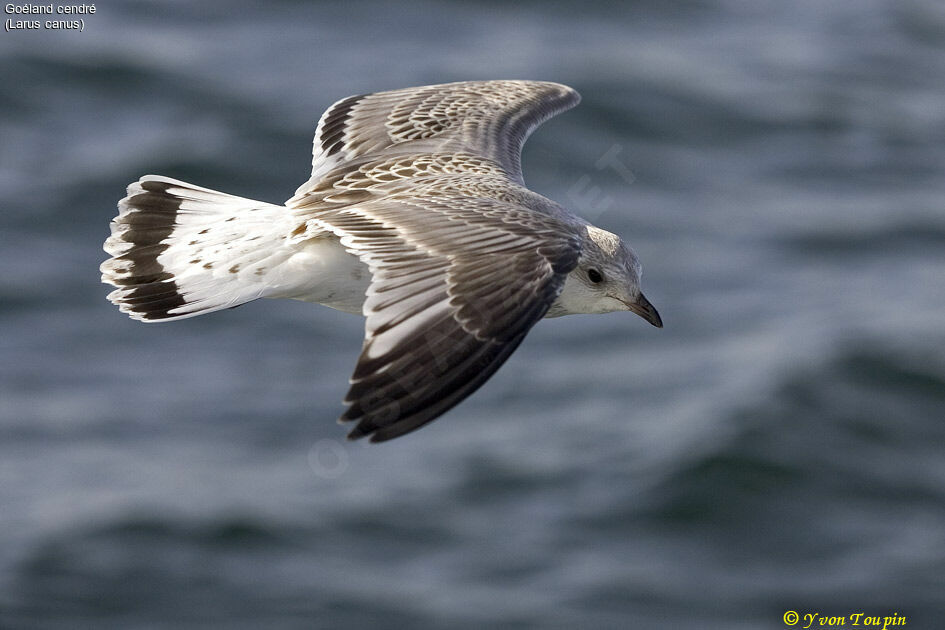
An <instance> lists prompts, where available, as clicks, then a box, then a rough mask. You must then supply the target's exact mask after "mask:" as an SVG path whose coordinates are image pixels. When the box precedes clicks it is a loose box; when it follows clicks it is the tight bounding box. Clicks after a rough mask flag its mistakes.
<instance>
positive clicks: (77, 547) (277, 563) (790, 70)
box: [0, 0, 945, 629]
mask: <svg viewBox="0 0 945 630" xmlns="http://www.w3.org/2000/svg"><path fill="white" fill-rule="evenodd" d="M0 55H2V59H3V63H2V64H0V137H2V139H3V140H2V142H0V190H2V200H3V202H2V214H0V268H2V269H3V273H2V275H0V330H2V331H3V332H2V334H0V353H2V354H0V356H2V362H0V506H2V509H0V627H3V628H55V629H58V628H74V627H94V628H122V629H124V628H165V627H167V628H209V627H229V628H302V627H305V628H311V627H323V628H346V627H351V628H355V627H358V628H372V627H377V628H398V627H402V628H480V627H502V628H574V627H602V628H604V627H606V628H617V627H647V628H692V629H707V628H708V629H712V628H726V629H730V628H783V627H785V625H784V623H783V621H782V616H783V615H784V613H785V612H786V611H788V610H795V611H798V612H799V613H800V614H801V615H804V614H805V613H811V612H819V613H821V614H823V615H834V616H846V615H850V614H852V613H856V612H866V613H867V614H870V615H892V614H893V613H894V612H898V613H899V614H900V615H905V616H906V617H907V620H908V627H914V628H934V627H937V624H938V623H939V622H936V621H935V620H936V619H939V620H940V619H941V618H942V617H943V615H945V596H943V594H945V578H943V577H942V576H943V575H945V491H943V488H945V358H943V356H945V211H943V210H945V209H943V199H945V176H943V173H942V164H945V11H943V10H942V7H941V5H940V3H938V2H936V1H935V0H906V1H903V0H897V1H893V0H857V1H853V0H848V1H841V2H832V3H821V2H814V1H813V0H810V1H801V2H792V3H775V2H742V1H738V0H692V1H689V2H684V3H673V4H670V5H667V4H665V3H660V2H655V1H654V2H643V1H638V2H633V3H614V4H610V3H605V2H599V3H590V4H584V5H582V6H581V7H580V8H578V7H577V6H572V5H569V4H567V3H539V2H527V3H517V4H516V5H515V6H514V7H513V6H506V4H504V3H479V4H468V3H466V4H462V5H460V4H459V3H451V4H447V3H413V4H409V5H401V4H395V3H390V4H387V3H370V2H365V3H343V4H342V3H338V4H333V3H332V4H321V3H319V4H318V5H314V4H308V3H301V2H298V3H293V2H280V3H260V4H254V5H248V4H247V5H243V4H241V5H239V6H237V5H222V4H221V5H219V6H217V5H209V6H208V5H199V6H198V5H194V4H192V3H165V2H161V3H157V2H153V3H152V2H135V3H117V2H116V3H107V4H100V5H97V12H96V14H94V15H91V16H87V17H86V29H85V31H84V32H82V33H76V32H64V33H63V32H52V31H44V30H40V31H38V32H22V31H21V32H12V33H7V32H4V33H3V34H2V35H0ZM482 78H535V79H546V80H555V81H560V82H563V83H567V84H569V85H572V86H574V87H576V88H577V89H578V90H579V91H581V93H582V94H583V97H584V101H583V103H582V104H581V106H580V107H579V108H577V109H576V110H573V111H571V112H569V113H567V114H566V115H564V116H562V117H560V118H558V119H555V120H553V121H551V122H550V123H548V124H547V125H546V126H545V127H543V128H542V129H541V130H540V131H539V132H538V133H537V134H536V135H535V136H534V137H533V138H532V139H531V140H530V141H529V144H528V146H527V148H526V151H525V156H524V167H525V176H526V180H527V181H528V182H529V184H530V186H531V187H533V188H534V189H536V190H538V191H540V192H542V193H544V194H546V195H547V196H550V197H552V198H554V199H557V200H558V201H560V202H562V203H563V204H565V205H567V206H569V207H571V208H573V209H574V210H576V211H577V212H580V213H582V214H583V215H584V216H586V217H588V218H589V219H591V220H593V221H594V222H595V223H597V224H598V225H600V226H601V227H604V228H606V229H610V230H612V231H615V232H617V233H620V234H622V235H623V236H624V237H625V238H626V239H627V240H628V241H629V242H631V243H632V244H633V246H634V247H635V249H636V250H637V252H638V254H639V255H640V257H641V258H642V260H643V261H644V265H645V269H646V273H645V278H644V284H645V287H646V293H647V295H648V297H650V299H651V300H652V301H653V302H654V304H656V305H657V307H658V308H659V309H660V312H661V314H662V315H663V319H664V321H665V322H666V328H665V329H664V330H662V331H658V330H656V329H654V328H652V327H650V326H648V325H646V324H645V323H644V322H642V321H640V320H639V319H638V318H634V317H630V316H628V315H626V314H611V315H607V316H585V317H571V318H564V319H558V320H552V321H546V322H542V323H541V324H540V325H538V326H537V327H536V328H535V329H534V330H533V331H532V333H531V334H530V335H529V338H528V339H527V340H526V341H525V343H524V344H523V345H522V347H521V348H520V349H519V351H518V352H516V353H515V354H514V355H513V356H512V358H511V359H510V360H509V362H508V364H507V365H506V366H505V367H503V369H502V370H500V371H499V373H498V374H497V375H496V376H495V377H494V378H493V379H492V380H491V381H490V382H489V383H487V385H486V386H485V387H484V388H483V389H482V390H480V391H479V392H478V393H476V394H475V395H474V396H473V397H472V398H470V399H469V400H467V401H466V402H464V403H463V404H462V405H461V406H459V407H458V408H456V409H455V410H454V411H451V412H450V413H449V414H447V415H446V416H445V417H443V418H441V419H440V420H438V421H437V422H435V423H433V424H432V425H430V426H429V427H425V428H424V429H423V430H421V431H419V432H417V433H415V434H411V435H410V436H407V437H405V438H403V439H399V440H397V441H395V442H392V443H389V444H384V445H372V446H368V445H364V444H361V443H356V444H348V443H346V442H345V441H344V440H343V433H344V430H343V428H341V427H339V426H337V425H336V424H335V423H334V418H335V417H337V415H339V414H340V412H341V411H342V407H341V404H340V400H341V398H342V397H343V395H344V392H345V389H346V378H347V375H348V374H349V372H350V370H351V368H352V367H353V365H354V361H355V358H356V354H357V351H358V349H359V347H360V338H361V327H362V324H361V322H360V321H359V320H358V319H357V318H354V317H351V316H346V315H344V314H341V313H335V312H332V311H330V310H328V309H321V308H316V307H313V306H311V305H306V304H297V303H288V302H286V303H282V302H265V303H254V304H251V305H247V306H244V307H241V308H239V309H236V310H233V311H227V312H224V313H218V314H214V315H211V316H208V317H206V318H198V319H194V320H188V321H184V322H178V323H173V324H167V325H158V326H146V325H143V324H140V323H136V322H133V321H130V320H128V319H127V318H125V317H124V316H122V315H120V314H119V313H118V312H117V310H116V309H115V308H114V307H112V306H111V305H110V304H108V303H107V302H106V301H105V300H104V295H105V293H106V292H107V290H108V289H107V288H106V287H104V286H102V285H100V284H99V282H98V271H97V267H98V264H99V262H100V261H101V260H102V259H103V258H104V254H103V253H102V252H101V250H100V247H101V243H102V241H103V240H104V238H105V236H106V235H107V232H108V227H107V224H108V221H109V219H110V218H111V217H112V216H113V215H114V212H115V202H116V201H117V200H118V199H119V198H120V197H121V196H122V194H123V190H124V187H125V186H126V185H127V183H128V182H130V181H133V180H134V179H136V178H137V177H138V176H140V175H142V174H144V173H160V174H165V175H170V176H173V177H179V178H182V179H185V180H189V181H193V182H195V183H198V184H201V185H204V186H208V187H211V188H217V189H220V190H225V191H228V192H232V193H235V194H239V195H243V196H247V197H253V198H259V199H263V200H268V201H281V200H283V199H285V198H287V197H288V196H290V194H291V193H292V191H294V189H295V187H296V186H297V185H298V184H299V183H301V182H302V181H304V180H305V179H306V177H307V165H308V163H309V159H310V156H309V152H310V139H311V136H312V132H313V130H314V125H315V122H316V120H317V118H318V116H319V115H320V114H321V112H322V111H323V110H324V109H325V108H326V107H327V106H328V105H330V104H331V103H332V102H333V101H335V100H337V99H339V98H342V97H344V96H347V95H349V94H354V93H361V92H367V91H374V90H380V89H391V88H397V87H405V86H408V85H420V84H425V83H434V82H441V81H451V80H461V79H482ZM849 623H850V622H848V625H849ZM801 625H804V624H803V623H802V624H801Z"/></svg>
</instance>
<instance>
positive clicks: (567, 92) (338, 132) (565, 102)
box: [296, 81, 581, 196]
mask: <svg viewBox="0 0 945 630" xmlns="http://www.w3.org/2000/svg"><path fill="white" fill-rule="evenodd" d="M580 100H581V97H580V95H579V94H578V93H577V92H576V91H575V90H573V89H571V88H569V87H567V86H565V85H560V84H558V83H545V82H539V81H465V82H461V83H446V84H442V85H429V86H424V87H415V88H407V89H403V90H394V91H391V92H377V93H375V94H363V95H359V96H351V97H348V98H346V99H343V100H341V101H338V102H337V103H335V104H334V105H332V106H331V107H329V108H328V110H327V111H326V112H325V113H324V114H323V115H322V117H321V120H320V121H319V123H318V127H317V128H316V130H315V146H314V150H313V159H312V177H311V179H310V180H309V181H308V182H307V183H306V184H304V185H302V186H301V187H300V188H299V190H298V191H297V192H296V196H299V195H303V194H304V193H305V192H306V191H307V190H309V189H310V188H311V187H313V186H315V185H316V184H318V182H319V180H320V179H321V177H322V176H324V175H325V174H326V173H328V172H329V171H331V170H333V169H335V168H337V167H338V166H339V165H341V164H343V163H344V162H348V161H352V160H355V159H357V158H360V157H364V156H382V155H383V156H391V155H397V154H402V153H414V154H416V153H454V152H464V153H469V154H472V155H475V156H479V157H483V158H487V159H489V160H493V161H494V162H496V163H497V164H499V165H500V167H501V168H502V169H503V170H504V171H505V173H506V174H507V175H508V177H509V178H510V179H511V180H512V181H514V182H515V183H518V184H522V169H521V152H522V145H523V144H524V143H525V140H526V138H528V136H529V134H531V132H532V131H533V130H534V129H535V128H536V127H538V125H540V124H541V123H543V122H544V121H546V120H548V119H549V118H551V117H552V116H555V115H556V114H559V113H561V112H563V111H565V110H568V109H570V108H572V107H574V106H575V105H577V104H578V102H579V101H580Z"/></svg>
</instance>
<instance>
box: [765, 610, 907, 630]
mask: <svg viewBox="0 0 945 630" xmlns="http://www.w3.org/2000/svg"><path fill="white" fill-rule="evenodd" d="M782 619H783V621H784V624H785V625H787V626H790V627H792V628H794V627H796V628H805V629H810V628H837V627H840V626H849V627H862V628H879V629H880V630H887V628H895V627H899V626H905V625H906V617H905V616H904V615H900V614H899V613H898V612H894V613H893V614H892V615H870V614H867V613H865V612H855V613H849V614H846V615H822V614H821V613H819V612H807V613H804V614H803V615H802V614H800V613H798V612H797V611H796V610H789V611H787V612H785V613H784V616H783V617H782Z"/></svg>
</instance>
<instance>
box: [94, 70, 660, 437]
mask: <svg viewBox="0 0 945 630" xmlns="http://www.w3.org/2000/svg"><path fill="white" fill-rule="evenodd" d="M579 101H580V96H579V95H578V93H577V92H576V91H575V90H573V89H572V88H569V87H567V86H564V85H560V84H557V83H546V82H537V81H466V82H459V83H448V84H443V85H429V86H424V87H414V88H407V89H401V90H394V91H388V92H377V93H373V94H363V95H359V96H351V97H349V98H346V99H343V100H340V101H338V102H336V103H335V104H334V105H332V106H331V107H329V108H328V110H327V111H326V112H325V113H324V114H323V115H322V117H321V119H320V120H319V122H318V126H317V128H316V130H315V145H314V150H313V160H312V175H311V177H310V178H309V180H308V181H307V182H305V183H304V184H303V185H302V186H301V187H299V189H298V190H297V191H296V192H295V195H294V196H293V197H292V198H291V199H289V200H288V201H286V202H285V204H283V205H275V204H270V203H266V202H262V201H254V200H251V199H245V198H242V197H236V196H233V195H229V194H226V193H222V192H217V191H215V190H210V189H207V188H202V187H200V186H195V185H193V184H188V183H185V182H182V181H178V180H176V179H171V178H169V177H162V176H158V175H145V176H143V177H141V178H140V179H139V180H138V181H137V182H134V183H132V184H131V185H130V186H128V190H127V196H126V197H125V198H124V199H122V200H121V201H120V202H119V203H118V209H119V213H118V216H117V217H116V218H115V219H114V220H113V221H112V223H111V236H109V237H108V239H107V240H106V241H105V246H104V249H105V251H106V252H107V253H108V254H109V255H110V256H111V258H109V259H108V260H106V261H105V262H104V263H102V265H101V272H102V281H103V282H105V283H107V284H111V285H113V286H114V287H116V289H115V290H114V291H112V292H111V293H110V294H109V295H108V299H109V300H110V301H111V302H113V303H114V304H116V305H117V306H118V308H119V309H120V310H121V311H122V312H124V313H126V314H128V315H129V316H130V317H132V318H133V319H136V320H140V321H144V322H162V321H172V320H178V319H184V318H187V317H194V316H196V315H203V314H206V313H210V312H213V311H218V310H221V309H226V308H232V307H235V306H239V305H240V304H244V303H246V302H249V301H251V300H255V299H258V298H290V299H295V300H303V301H306V302H315V303H318V304H323V305H325V306H328V307H331V308H334V309H338V310H341V311H346V312H350V313H356V314H361V315H363V316H364V317H365V331H364V343H363V346H362V349H361V354H360V356H359V358H358V361H357V365H356V366H355V368H354V373H353V374H352V376H351V379H350V389H349V390H348V393H347V395H346V397H345V401H344V402H345V405H346V406H347V409H346V411H345V412H344V414H343V415H342V416H341V418H340V419H339V421H340V422H351V423H354V427H353V429H352V430H351V431H350V433H349V434H348V437H349V438H351V439H357V438H361V437H365V436H370V440H371V441H372V442H381V441H385V440H389V439H391V438H395V437H398V436H401V435H403V434H405V433H408V432H410V431H413V430H414V429H417V428H418V427H420V426H422V425H424V424H426V423H428V422H430V421H432V420H434V419H436V418H437V417H438V416H440V415H441V414H443V413H444V412H446V411H447V410H449V409H450V408H452V407H453V406H455V405H456V404H457V403H459V402H460V401H462V400H463V399H465V398H466V397H467V396H469V395H470V394H471V393H472V392H474V391H475V390H476V389H477V388H478V387H479V386H481V385H482V384H483V383H484V382H485V381H486V380H487V379H488V378H489V377H490V376H492V374H494V373H495V371H496V370H497V369H498V368H499V367H500V366H501V365H502V363H504V362H505V360H506V359H507V358H508V357H509V355H510V354H512V352H513V351H515V349H516V348H517V347H518V345H519V344H520V343H521V342H522V339H524V337H525V335H526V333H527V332H528V331H529V330H530V329H531V327H532V326H533V325H534V324H535V323H537V322H538V320H540V319H542V318H543V317H558V316H562V315H570V314H577V313H607V312H612V311H631V312H633V313H636V314H637V315H640V316H641V317H643V319H645V320H646V321H648V322H649V323H651V324H653V325H654V326H657V327H660V328H661V327H662V325H663V324H662V321H661V320H660V316H659V314H658V313H657V311H656V309H655V308H654V307H653V305H652V304H650V302H649V301H648V300H647V299H646V297H644V295H643V293H642V291H641V288H640V274H641V272H642V267H641V265H640V261H639V259H638V258H637V256H636V254H634V252H633V250H632V249H630V247H628V246H627V245H626V244H624V243H623V241H622V240H621V239H620V238H619V237H618V236H616V235H615V234H612V233H610V232H607V231H605V230H602V229H600V228H597V227H595V226H593V225H591V224H590V223H588V222H587V221H585V220H583V219H581V218H579V217H577V216H575V215H573V214H571V213H570V212H568V211H567V210H565V209H564V208H562V207H561V206H560V205H558V204H557V203H555V202H554V201H551V200H550V199H547V198H545V197H543V196H541V195H539V194H537V193H534V192H532V191H531V190H529V189H528V188H526V187H525V182H524V180H523V178H522V169H521V150H522V145H523V144H524V142H525V140H526V138H528V136H529V135H530V134H531V132H532V131H534V129H535V128H536V127H538V126H539V125H540V124H541V123H543V122H544V121H546V120H548V119H549V118H551V117H552V116H555V115H557V114H559V113H561V112H563V111H565V110H568V109H570V108H572V107H574V106H575V105H577V103H578V102H579Z"/></svg>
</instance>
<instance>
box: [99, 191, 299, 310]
mask: <svg viewBox="0 0 945 630" xmlns="http://www.w3.org/2000/svg"><path fill="white" fill-rule="evenodd" d="M118 208H119V212H118V216H117V217H116V218H115V219H114V221H112V224H111V229H112V233H111V236H110V237H109V238H108V240H107V241H105V251H106V252H108V253H109V254H111V256H112V258H110V259H109V260H106V261H105V262H104V263H102V265H101V271H102V282H106V283H108V284H111V285H114V286H115V287H118V288H117V289H116V290H115V291H112V292H111V293H110V294H109V296H108V299H109V300H111V301H112V302H113V303H115V304H116V305H118V307H119V308H120V309H121V310H122V311H123V312H125V313H127V314H128V315H129V316H131V317H132V318H134V319H138V320H142V321H167V320H173V319H182V318H185V317H193V316H195V315H202V314H203V313H209V312H212V311H217V310H220V309H224V308H230V307H233V306H238V305H240V304H243V303H245V302H249V301H250V300H255V299H256V298H260V297H267V296H269V295H270V294H272V293H274V289H273V288H272V287H271V286H270V285H268V284H267V282H266V281H265V276H266V275H267V271H269V270H271V269H272V268H273V267H274V266H276V265H278V264H280V263H281V262H284V261H285V259H286V258H288V257H289V256H291V253H292V252H291V251H290V250H287V249H286V248H285V247H282V244H283V243H284V241H285V238H286V235H287V234H288V231H287V229H286V224H287V223H288V224H289V225H291V218H290V216H288V215H289V213H290V211H289V210H288V209H287V208H285V207H283V206H276V205H272V204H268V203H264V202H261V201H253V200H251V199H244V198H242V197H235V196H233V195H228V194H226V193H221V192H216V191H213V190H209V189H207V188H201V187H199V186H194V185H192V184H187V183H184V182H181V181H178V180H175V179H170V178H168V177H160V176H156V175H146V176H144V177H142V178H141V179H140V180H139V181H137V182H135V183H133V184H131V185H130V186H128V196H127V197H125V198H124V199H122V200H121V201H120V202H119V204H118ZM289 230H291V227H290V228H289Z"/></svg>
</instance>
